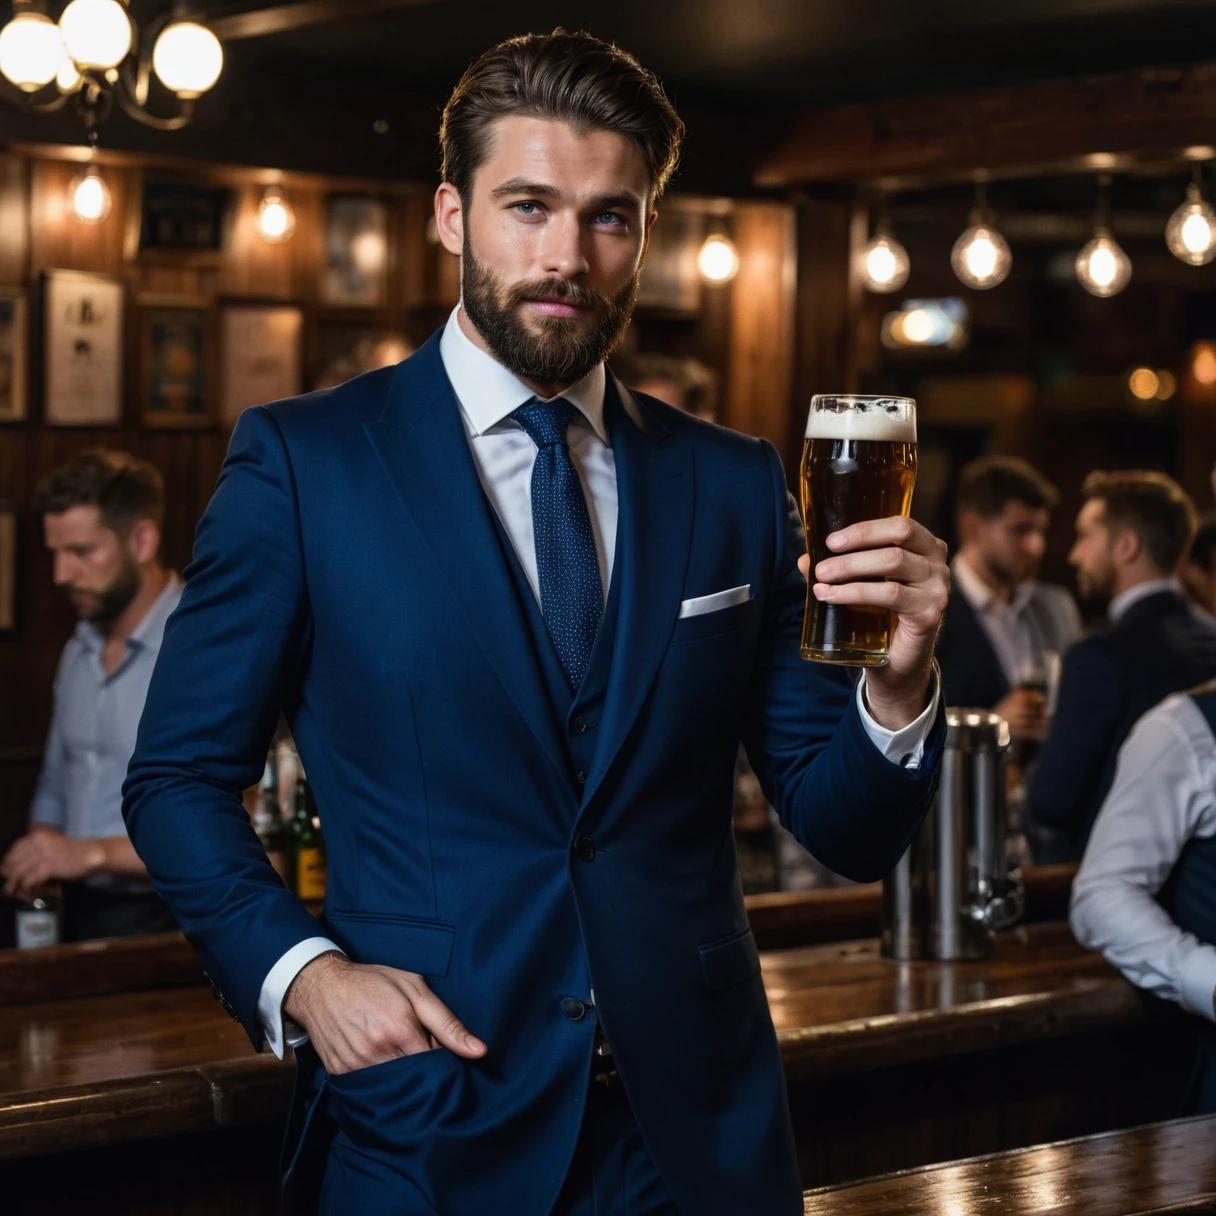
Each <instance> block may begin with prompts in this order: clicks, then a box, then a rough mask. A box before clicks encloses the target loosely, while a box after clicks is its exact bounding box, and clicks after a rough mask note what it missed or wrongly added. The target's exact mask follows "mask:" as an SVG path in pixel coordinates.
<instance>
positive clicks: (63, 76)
mask: <svg viewBox="0 0 1216 1216" xmlns="http://www.w3.org/2000/svg"><path fill="white" fill-rule="evenodd" d="M55 83H56V84H57V85H58V86H59V91H60V92H61V93H75V92H76V90H77V89H78V88H80V86H81V85H82V84H83V83H84V77H83V76H81V74H80V73H79V72H78V71H77V70H76V65H75V64H74V63H73V62H72V57H71V55H69V54H68V53H67V51H66V50H65V51H64V52H63V58H62V59H61V60H60V61H59V71H58V72H56V73H55Z"/></svg>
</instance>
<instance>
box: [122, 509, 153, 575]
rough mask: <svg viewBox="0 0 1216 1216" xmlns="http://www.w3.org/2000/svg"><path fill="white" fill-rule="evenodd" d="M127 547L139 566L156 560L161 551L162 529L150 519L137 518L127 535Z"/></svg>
mask: <svg viewBox="0 0 1216 1216" xmlns="http://www.w3.org/2000/svg"><path fill="white" fill-rule="evenodd" d="M127 548H128V549H129V550H130V552H131V556H132V557H133V558H134V559H135V564H136V565H138V566H146V565H148V563H149V562H153V561H155V560H156V555H157V553H159V552H160V529H159V528H158V527H157V526H156V525H155V524H154V523H153V522H152V521H151V520H150V519H137V520H136V521H135V523H134V524H132V526H131V531H130V534H129V535H128V536H127Z"/></svg>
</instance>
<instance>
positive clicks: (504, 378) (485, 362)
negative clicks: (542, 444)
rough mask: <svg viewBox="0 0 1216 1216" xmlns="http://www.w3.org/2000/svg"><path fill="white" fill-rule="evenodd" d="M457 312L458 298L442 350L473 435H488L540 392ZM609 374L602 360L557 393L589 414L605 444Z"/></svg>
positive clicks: (591, 424)
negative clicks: (485, 346) (471, 333)
mask: <svg viewBox="0 0 1216 1216" xmlns="http://www.w3.org/2000/svg"><path fill="white" fill-rule="evenodd" d="M459 313H460V305H459V304H457V305H456V307H455V308H453V309H452V315H451V316H450V317H448V323H447V325H445V326H444V329H443V336H442V337H441V338H440V339H439V354H440V357H441V358H442V359H443V367H444V370H445V371H446V372H447V374H448V379H449V380H450V381H451V382H452V388H453V389H454V390H455V393H456V400H457V401H458V402H459V403H460V408H461V410H462V411H463V412H464V416H465V419H466V420H467V422H468V424H469V427H470V428H471V430H472V432H473V434H474V435H475V436H476V435H484V434H485V433H486V432H487V431H488V430H489V429H490V428H491V427H493V426H497V425H498V424H499V423H500V422H502V421H503V420H504V419H506V418H508V417H509V416H510V414H511V411H512V410H516V409H518V408H519V407H520V406H521V405H524V404H526V403H527V402H529V401H531V400H532V399H533V398H534V397H535V396H536V394H535V393H534V392H533V391H532V390H531V389H530V388H529V387H528V386H527V385H526V384H525V383H524V382H523V381H522V380H520V379H519V377H518V376H516V375H515V374H514V373H513V372H509V371H508V370H507V369H506V368H505V367H503V365H502V364H501V363H499V362H498V360H497V359H495V358H494V357H493V356H492V355H488V354H486V352H485V351H484V350H482V349H481V348H480V347H479V346H475V345H474V344H473V342H472V341H471V340H470V339H469V337H468V335H467V334H466V333H465V332H464V330H463V329H461V328H460V321H459ZM605 378H606V377H605V372H604V365H603V363H598V364H596V366H595V367H594V368H592V370H591V371H590V372H588V373H587V375H585V376H584V377H583V378H582V379H581V380H580V381H579V382H578V383H577V384H572V385H571V386H570V387H569V388H568V389H567V390H566V391H565V392H564V393H561V394H559V395H560V396H561V397H562V398H564V399H565V400H566V401H569V402H570V404H571V405H573V406H574V407H575V408H576V409H577V410H578V411H579V413H580V414H582V415H583V417H584V418H586V420H587V422H588V424H589V425H590V427H591V429H592V430H593V431H595V433H596V434H597V435H598V436H599V437H600V439H601V440H602V441H603V442H604V443H605V444H607V443H608V430H607V427H606V426H605V423H604V384H605Z"/></svg>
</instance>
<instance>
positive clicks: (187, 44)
mask: <svg viewBox="0 0 1216 1216" xmlns="http://www.w3.org/2000/svg"><path fill="white" fill-rule="evenodd" d="M223 68H224V51H223V48H222V47H221V46H220V40H219V39H218V38H217V37H216V36H215V35H214V34H213V33H212V32H211V31H210V30H209V29H208V28H207V27H206V26H205V25H199V24H198V22H197V21H175V22H174V23H173V24H172V25H169V26H166V27H165V28H164V29H163V30H162V31H161V34H160V37H159V38H157V40H156V46H155V47H154V48H153V50H152V69H153V71H155V72H156V74H157V76H158V77H159V78H160V80H161V83H162V84H163V85H164V86H165V88H167V89H170V90H171V91H172V92H174V93H176V94H177V95H178V97H198V96H200V95H201V94H203V93H205V92H207V90H208V89H209V88H211V86H212V85H214V84H215V82H216V81H217V80H219V78H220V72H221V71H223Z"/></svg>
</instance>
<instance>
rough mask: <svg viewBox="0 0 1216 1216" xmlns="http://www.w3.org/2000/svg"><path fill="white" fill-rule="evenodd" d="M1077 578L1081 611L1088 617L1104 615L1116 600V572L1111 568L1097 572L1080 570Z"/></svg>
mask: <svg viewBox="0 0 1216 1216" xmlns="http://www.w3.org/2000/svg"><path fill="white" fill-rule="evenodd" d="M1076 576H1077V600H1078V601H1079V603H1080V607H1081V610H1082V611H1083V612H1084V613H1085V614H1086V615H1087V616H1101V615H1103V614H1104V613H1105V612H1106V610H1107V609H1108V608H1109V607H1110V602H1111V600H1112V599H1114V582H1115V572H1114V570H1113V569H1112V568H1110V567H1107V568H1106V569H1103V570H1100V571H1096V572H1092V571H1091V572H1083V571H1081V570H1078V571H1077V572H1076Z"/></svg>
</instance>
